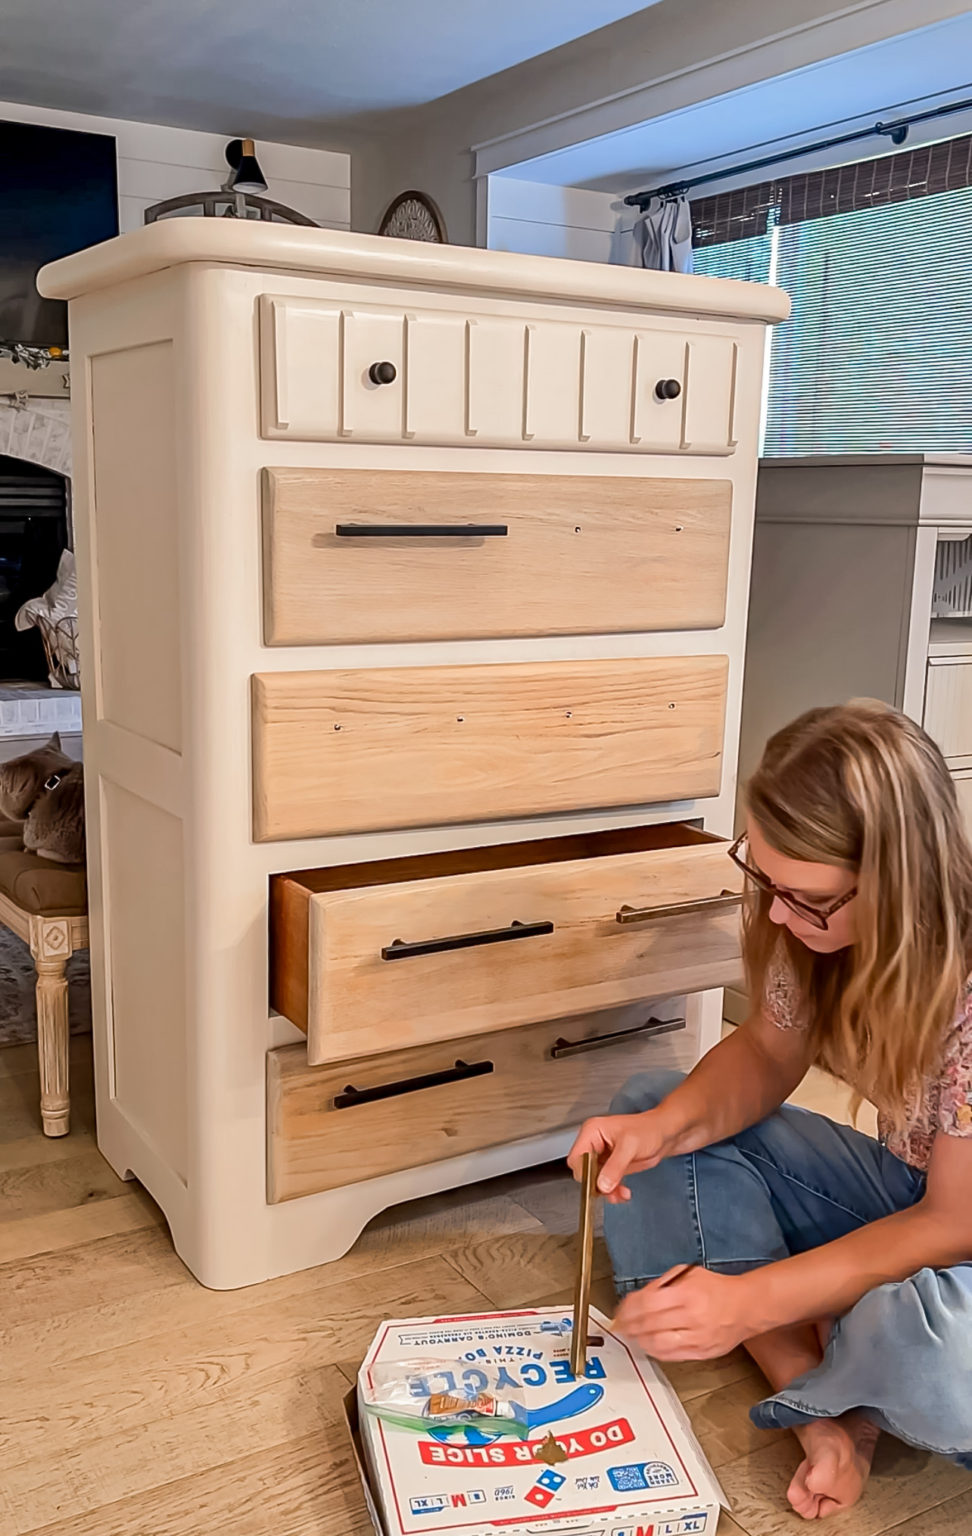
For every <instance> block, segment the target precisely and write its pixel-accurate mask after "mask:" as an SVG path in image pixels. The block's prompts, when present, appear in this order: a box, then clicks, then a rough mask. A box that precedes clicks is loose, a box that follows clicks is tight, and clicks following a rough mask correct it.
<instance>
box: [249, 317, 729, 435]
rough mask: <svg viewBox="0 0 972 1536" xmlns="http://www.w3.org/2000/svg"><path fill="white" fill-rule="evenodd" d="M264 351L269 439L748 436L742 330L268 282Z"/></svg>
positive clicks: (264, 410) (262, 335)
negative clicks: (742, 406)
mask: <svg viewBox="0 0 972 1536" xmlns="http://www.w3.org/2000/svg"><path fill="white" fill-rule="evenodd" d="M260 349H261V401H262V406H261V416H262V432H263V436H264V437H268V438H298V439H303V440H304V441H320V442H336V441H353V442H368V443H390V442H414V443H422V444H430V445H431V444H437V445H441V446H449V445H455V444H465V445H466V446H469V445H474V446H475V445H478V446H481V447H486V448H509V447H534V448H576V449H583V448H587V449H592V450H598V451H611V450H615V451H621V452H627V453H630V452H631V451H632V450H636V451H641V452H645V453H696V454H722V455H725V454H730V453H732V452H733V451H734V449H735V447H736V435H735V424H734V418H735V395H736V363H737V343H736V341H735V340H734V339H733V338H732V336H731V335H714V334H709V333H707V332H705V331H699V330H696V329H695V328H692V327H686V328H684V329H681V328H672V329H668V328H663V327H662V326H655V327H645V326H644V325H642V324H641V322H640V317H635V316H632V317H631V318H630V320H629V321H628V323H625V322H624V320H623V318H622V321H621V323H620V324H618V323H614V324H609V323H608V322H607V321H604V322H601V321H600V320H598V319H596V318H593V317H592V320H591V321H590V323H587V322H584V323H581V322H579V321H559V320H545V319H536V318H530V319H529V320H528V319H526V318H523V319H518V318H514V317H512V316H509V315H494V314H489V313H485V312H473V311H467V312H465V313H464V312H462V311H459V310H452V311H450V310H435V309H425V308H418V307H416V308H406V307H405V306H400V307H399V306H391V305H387V306H386V305H374V304H363V305H359V304H348V303H341V302H340V301H339V300H337V299H335V300H326V299H306V298H288V297H286V296H276V295H271V294H264V295H262V296H261V300H260ZM662 386H667V387H662Z"/></svg>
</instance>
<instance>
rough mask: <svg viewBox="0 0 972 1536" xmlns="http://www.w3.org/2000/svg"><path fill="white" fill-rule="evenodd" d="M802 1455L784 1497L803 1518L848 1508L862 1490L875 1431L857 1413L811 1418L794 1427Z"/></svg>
mask: <svg viewBox="0 0 972 1536" xmlns="http://www.w3.org/2000/svg"><path fill="white" fill-rule="evenodd" d="M796 1433H797V1438H798V1440H799V1441H800V1444H801V1445H802V1446H803V1449H804V1450H805V1452H806V1460H805V1461H803V1462H801V1463H800V1465H799V1467H798V1468H797V1470H796V1473H795V1475H794V1478H793V1481H792V1483H791V1484H790V1486H789V1488H788V1489H787V1494H786V1496H787V1498H788V1499H789V1501H790V1503H791V1504H792V1505H793V1508H794V1509H795V1510H796V1512H797V1514H798V1515H802V1516H803V1518H804V1520H819V1519H822V1518H823V1517H824V1516H825V1515H835V1514H836V1513H837V1512H838V1510H841V1509H849V1508H850V1506H851V1505H852V1504H856V1503H857V1501H858V1499H859V1498H860V1496H861V1494H862V1493H863V1492H864V1485H865V1483H866V1482H867V1480H868V1477H869V1476H870V1472H871V1461H872V1459H873V1457H874V1447H875V1446H876V1445H877V1441H878V1435H879V1433H880V1431H879V1430H878V1429H877V1428H876V1426H875V1425H873V1424H872V1423H871V1422H870V1420H868V1419H866V1418H865V1417H864V1416H863V1414H860V1413H845V1414H844V1415H843V1416H842V1417H841V1418H839V1419H814V1421H813V1422H812V1423H811V1424H804V1425H803V1426H801V1428H799V1429H798V1430H797V1432H796Z"/></svg>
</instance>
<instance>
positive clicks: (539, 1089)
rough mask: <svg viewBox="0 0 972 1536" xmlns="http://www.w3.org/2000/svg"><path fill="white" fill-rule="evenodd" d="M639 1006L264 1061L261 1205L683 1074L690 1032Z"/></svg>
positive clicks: (556, 1126)
mask: <svg viewBox="0 0 972 1536" xmlns="http://www.w3.org/2000/svg"><path fill="white" fill-rule="evenodd" d="M658 1013H659V1014H661V1015H662V1017H661V1018H656V1017H655V1016H654V1015H655V1010H654V1009H649V1008H648V1007H646V1006H645V1005H643V1004H642V1005H640V1006H639V1007H637V1008H629V1009H619V1010H616V1011H614V1012H611V1013H605V1014H603V1015H599V1016H598V1017H597V1018H593V1019H592V1018H581V1019H561V1020H559V1021H558V1022H556V1023H554V1024H542V1025H540V1026H539V1027H534V1028H531V1029H524V1030H516V1031H514V1032H512V1033H510V1032H509V1031H507V1032H505V1033H502V1034H493V1035H488V1036H479V1037H475V1038H473V1039H470V1040H466V1041H463V1042H462V1043H461V1045H459V1044H455V1043H453V1044H451V1045H439V1046H433V1047H419V1049H417V1050H412V1051H398V1052H396V1053H394V1054H393V1055H389V1056H379V1057H374V1058H372V1059H371V1060H365V1061H350V1062H347V1061H346V1062H342V1063H340V1065H337V1066H332V1067H325V1068H321V1067H311V1066H309V1065H308V1062H307V1053H306V1051H305V1050H304V1047H303V1046H302V1045H286V1046H282V1047H281V1048H280V1049H278V1050H275V1051H270V1052H269V1053H268V1056H267V1100H268V1103H267V1109H268V1113H267V1123H268V1132H269V1134H268V1145H267V1159H268V1169H267V1174H268V1177H267V1198H268V1200H270V1201H271V1202H276V1201H279V1200H294V1199H296V1198H297V1197H299V1196H300V1195H311V1194H316V1193H318V1192H319V1191H320V1190H324V1189H339V1188H341V1187H343V1186H344V1185H347V1184H355V1183H357V1182H359V1181H360V1180H362V1179H372V1178H378V1177H379V1176H380V1175H381V1174H385V1173H394V1172H397V1171H398V1170H400V1169H403V1168H414V1167H418V1166H420V1165H422V1164H425V1163H434V1162H439V1161H441V1160H442V1159H444V1158H447V1157H458V1156H460V1155H462V1154H463V1153H466V1152H477V1151H482V1150H483V1149H484V1148H486V1147H493V1146H501V1145H503V1144H505V1143H507V1142H511V1141H517V1140H522V1139H523V1138H525V1137H527V1136H536V1135H542V1134H544V1133H547V1132H551V1131H557V1130H568V1129H570V1128H571V1127H573V1126H576V1125H578V1124H579V1123H580V1121H581V1120H583V1119H584V1118H585V1117H586V1116H587V1115H593V1114H599V1113H603V1112H604V1111H605V1110H606V1109H607V1107H608V1105H609V1104H610V1102H611V1098H612V1096H613V1094H614V1093H615V1092H616V1091H617V1090H618V1089H619V1088H620V1087H621V1086H622V1085H623V1083H624V1082H625V1081H626V1080H627V1078H629V1077H630V1076H631V1075H632V1074H633V1073H634V1072H639V1071H643V1070H645V1069H646V1068H654V1067H679V1068H683V1069H685V1070H688V1069H689V1068H690V1067H692V1066H693V1065H694V1063H695V1060H696V1053H697V1042H696V1039H695V1035H694V1032H690V1031H688V1030H687V1029H686V1028H685V1027H684V1021H682V1020H677V1019H675V1018H668V1017H667V1016H666V1010H665V1009H664V1008H660V1009H659V1010H658Z"/></svg>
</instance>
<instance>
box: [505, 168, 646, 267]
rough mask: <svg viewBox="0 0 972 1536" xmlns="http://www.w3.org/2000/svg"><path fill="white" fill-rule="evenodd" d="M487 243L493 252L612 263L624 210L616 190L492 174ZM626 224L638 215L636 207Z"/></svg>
mask: <svg viewBox="0 0 972 1536" xmlns="http://www.w3.org/2000/svg"><path fill="white" fill-rule="evenodd" d="M488 196H489V202H488V220H487V225H488V228H487V237H486V244H487V246H488V247H489V249H490V250H491V251H515V252H517V253H518V254H519V255H525V256H566V257H568V258H570V259H572V260H574V261H611V260H612V256H613V255H614V250H615V246H614V241H615V228H616V225H617V222H618V215H619V213H620V212H621V211H622V204H621V199H620V197H618V196H617V194H616V193H613V192H589V191H587V190H586V189H585V188H583V187H554V186H549V185H548V184H547V183H545V182H538V181H518V180H515V179H514V178H513V177H511V176H490V178H489V193H488ZM623 211H624V213H625V214H628V215H630V218H629V220H628V225H629V227H630V223H631V222H632V220H633V219H634V217H635V216H636V215H635V214H634V213H633V212H632V210H631V209H630V208H629V209H624V210H623Z"/></svg>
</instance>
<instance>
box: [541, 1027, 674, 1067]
mask: <svg viewBox="0 0 972 1536" xmlns="http://www.w3.org/2000/svg"><path fill="white" fill-rule="evenodd" d="M684 1028H685V1020H684V1019H646V1020H645V1022H644V1024H635V1025H634V1026H633V1028H631V1029H616V1030H614V1031H613V1033H612V1034H610V1035H595V1036H594V1037H593V1038H592V1039H591V1040H563V1039H561V1040H555V1041H554V1043H553V1045H552V1046H551V1047H550V1054H551V1056H552V1057H553V1059H554V1061H562V1060H563V1058H564V1057H565V1056H580V1055H581V1054H582V1053H583V1052H584V1051H599V1050H600V1049H601V1047H602V1046H604V1045H621V1044H623V1042H624V1041H625V1040H647V1039H649V1038H650V1037H651V1036H652V1035H670V1034H673V1033H674V1031H675V1030H676V1029H684Z"/></svg>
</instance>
